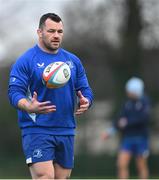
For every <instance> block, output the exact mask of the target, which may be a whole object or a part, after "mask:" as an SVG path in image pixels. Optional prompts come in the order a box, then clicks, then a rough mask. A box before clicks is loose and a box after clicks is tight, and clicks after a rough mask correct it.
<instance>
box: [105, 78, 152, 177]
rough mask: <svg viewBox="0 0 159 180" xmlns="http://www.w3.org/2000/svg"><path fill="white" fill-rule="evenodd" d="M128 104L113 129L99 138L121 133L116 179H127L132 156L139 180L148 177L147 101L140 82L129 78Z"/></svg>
mask: <svg viewBox="0 0 159 180" xmlns="http://www.w3.org/2000/svg"><path fill="white" fill-rule="evenodd" d="M125 89H126V94H127V100H126V101H125V103H124V106H123V107H122V108H121V112H120V114H119V117H118V118H117V119H116V120H115V121H114V124H113V127H112V128H110V129H108V130H107V131H106V132H104V133H103V134H102V137H103V139H107V138H108V137H109V136H111V135H113V134H114V133H115V132H116V131H120V133H121V145H120V149H119V154H118V160H117V168H118V177H119V178H121V179H127V178H129V170H128V168H129V167H128V166H129V162H130V160H131V158H132V156H135V158H136V165H137V169H138V174H139V177H140V178H141V179H147V178H148V176H149V171H148V165H147V158H148V155H149V138H148V137H149V132H148V131H149V130H148V129H149V128H148V126H149V119H150V107H151V105H150V101H149V98H148V97H147V96H146V95H145V94H144V82H143V80H142V79H140V78H137V77H132V78H131V79H129V80H128V82H127V83H126V87H125Z"/></svg>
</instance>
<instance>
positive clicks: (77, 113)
mask: <svg viewBox="0 0 159 180" xmlns="http://www.w3.org/2000/svg"><path fill="white" fill-rule="evenodd" d="M83 113H84V112H75V115H80V114H83Z"/></svg>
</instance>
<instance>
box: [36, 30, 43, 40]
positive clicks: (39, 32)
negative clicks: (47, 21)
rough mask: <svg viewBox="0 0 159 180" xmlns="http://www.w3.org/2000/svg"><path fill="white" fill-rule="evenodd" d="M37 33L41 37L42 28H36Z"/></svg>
mask: <svg viewBox="0 0 159 180" xmlns="http://www.w3.org/2000/svg"><path fill="white" fill-rule="evenodd" d="M37 34H38V36H39V38H41V37H42V30H41V29H38V30H37Z"/></svg>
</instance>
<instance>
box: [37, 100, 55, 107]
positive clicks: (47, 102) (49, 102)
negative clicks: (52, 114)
mask: <svg viewBox="0 0 159 180" xmlns="http://www.w3.org/2000/svg"><path fill="white" fill-rule="evenodd" d="M49 104H51V101H45V102H39V106H47V105H49ZM50 106H54V107H56V106H55V105H50Z"/></svg>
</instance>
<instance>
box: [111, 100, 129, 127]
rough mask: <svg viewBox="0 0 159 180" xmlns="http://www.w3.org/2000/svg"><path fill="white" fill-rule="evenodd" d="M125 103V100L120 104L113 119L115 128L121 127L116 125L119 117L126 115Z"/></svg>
mask: <svg viewBox="0 0 159 180" xmlns="http://www.w3.org/2000/svg"><path fill="white" fill-rule="evenodd" d="M125 105H126V102H125V103H124V104H122V107H121V109H120V111H119V113H118V115H117V117H116V118H115V119H114V120H113V127H114V128H115V129H117V130H120V129H121V128H120V127H119V125H118V122H119V120H120V118H121V117H126V110H125Z"/></svg>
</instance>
